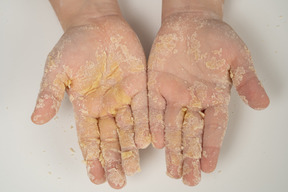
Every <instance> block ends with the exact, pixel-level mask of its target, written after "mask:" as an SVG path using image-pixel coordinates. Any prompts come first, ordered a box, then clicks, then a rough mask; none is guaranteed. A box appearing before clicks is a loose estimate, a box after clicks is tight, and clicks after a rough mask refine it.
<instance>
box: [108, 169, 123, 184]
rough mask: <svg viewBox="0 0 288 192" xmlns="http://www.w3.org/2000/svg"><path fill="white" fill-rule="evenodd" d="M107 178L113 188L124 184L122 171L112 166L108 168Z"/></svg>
mask: <svg viewBox="0 0 288 192" xmlns="http://www.w3.org/2000/svg"><path fill="white" fill-rule="evenodd" d="M107 180H108V183H109V185H110V186H111V187H112V188H114V189H121V188H123V187H124V186H125V185H126V178H125V175H124V172H123V171H122V170H119V169H115V168H114V169H113V168H112V169H110V170H108V173H107Z"/></svg>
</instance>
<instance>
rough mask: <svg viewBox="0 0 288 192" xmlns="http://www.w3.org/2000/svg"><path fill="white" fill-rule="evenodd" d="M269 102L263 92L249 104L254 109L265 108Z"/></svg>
mask: <svg viewBox="0 0 288 192" xmlns="http://www.w3.org/2000/svg"><path fill="white" fill-rule="evenodd" d="M248 104H249V103H248ZM269 104H270V99H269V97H268V96H267V94H266V93H265V94H263V95H261V96H260V98H259V100H258V101H257V102H252V103H251V104H249V106H250V107H252V108H253V109H255V110H263V109H266V108H267V107H268V106H269Z"/></svg>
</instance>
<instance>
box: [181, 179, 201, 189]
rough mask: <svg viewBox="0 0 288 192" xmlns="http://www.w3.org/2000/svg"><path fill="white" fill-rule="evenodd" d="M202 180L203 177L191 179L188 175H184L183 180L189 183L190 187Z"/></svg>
mask: <svg viewBox="0 0 288 192" xmlns="http://www.w3.org/2000/svg"><path fill="white" fill-rule="evenodd" d="M200 181H201V178H199V179H191V178H188V177H187V176H183V179H182V182H183V183H184V184H185V185H187V186H190V187H194V186H196V185H198V184H199V183H200Z"/></svg>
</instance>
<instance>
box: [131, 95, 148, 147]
mask: <svg viewBox="0 0 288 192" xmlns="http://www.w3.org/2000/svg"><path fill="white" fill-rule="evenodd" d="M131 109H132V112H133V118H134V131H135V143H136V146H137V148H138V149H145V148H147V147H148V145H149V144H150V142H151V136H150V131H149V126H148V105H147V91H146V90H144V91H142V92H140V93H138V94H137V95H135V96H134V97H133V99H132V102H131Z"/></svg>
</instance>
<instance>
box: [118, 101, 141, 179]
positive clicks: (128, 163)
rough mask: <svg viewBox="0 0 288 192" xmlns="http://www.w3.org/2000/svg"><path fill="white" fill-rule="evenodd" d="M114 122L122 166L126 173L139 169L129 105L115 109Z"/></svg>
mask: <svg viewBox="0 0 288 192" xmlns="http://www.w3.org/2000/svg"><path fill="white" fill-rule="evenodd" d="M116 122H117V126H118V127H119V129H118V136H119V141H120V146H121V157H122V167H123V169H124V172H125V174H126V175H133V174H135V173H137V172H139V171H140V165H139V152H138V149H137V147H136V145H135V142H134V130H133V117H132V114H131V109H130V107H129V106H125V107H123V108H121V109H119V110H118V111H117V115H116Z"/></svg>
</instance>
